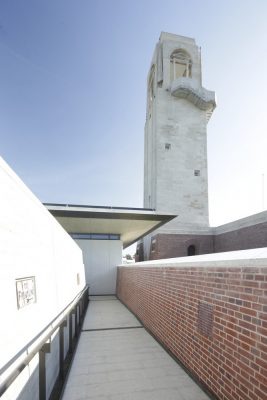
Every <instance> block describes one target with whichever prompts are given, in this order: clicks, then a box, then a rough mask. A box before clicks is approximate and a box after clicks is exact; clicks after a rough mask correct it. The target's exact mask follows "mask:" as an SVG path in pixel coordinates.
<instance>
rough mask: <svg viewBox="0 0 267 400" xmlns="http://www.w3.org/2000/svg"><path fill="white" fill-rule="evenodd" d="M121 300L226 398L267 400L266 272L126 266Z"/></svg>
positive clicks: (119, 291)
mask: <svg viewBox="0 0 267 400" xmlns="http://www.w3.org/2000/svg"><path fill="white" fill-rule="evenodd" d="M117 295H118V297H119V299H121V300H122V302H123V303H125V304H126V305H127V306H128V307H129V309H131V310H132V311H133V313H134V314H135V315H137V316H138V318H140V319H141V320H142V322H143V324H144V326H145V327H146V328H147V329H149V330H150V331H151V332H152V333H153V334H154V335H155V336H156V338H157V339H158V340H159V341H160V342H162V343H163V344H164V345H165V346H166V347H167V348H168V349H169V350H170V351H171V352H172V353H173V354H174V355H175V356H176V357H177V358H178V359H179V360H180V361H181V362H182V363H183V364H184V366H185V367H186V368H187V369H189V370H190V371H191V372H192V373H193V374H194V375H196V376H197V377H198V379H199V380H200V381H201V382H202V383H204V384H205V385H206V386H207V388H208V389H209V390H211V391H212V392H213V393H214V394H215V395H216V396H217V397H218V398H219V399H224V400H226V399H227V400H266V399H267V267H251V266H248V267H229V266H220V267H212V266H205V267H203V266H202V267H200V266H198V267H192V266H191V267H188V266H186V267H185V266H184V267H183V266H179V267H146V266H141V265H140V266H129V267H119V268H118V278H117ZM200 303H201V306H200V307H201V309H199V304H200ZM203 306H204V310H202V307H203ZM205 312H206V313H207V315H206V322H209V326H208V324H207V325H206V324H205V315H204V314H205ZM208 314H210V315H208ZM199 315H200V316H201V320H200V321H199ZM210 317H211V319H210V321H209V318H210ZM208 328H210V332H208ZM206 329H207V332H206V331H205V330H206Z"/></svg>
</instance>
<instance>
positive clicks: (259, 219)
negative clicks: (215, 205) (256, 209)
mask: <svg viewBox="0 0 267 400" xmlns="http://www.w3.org/2000/svg"><path fill="white" fill-rule="evenodd" d="M265 222H267V211H262V212H260V213H257V214H253V215H249V216H248V217H245V218H241V219H237V220H236V221H232V222H228V223H227V224H223V225H220V226H216V227H213V228H212V230H213V234H215V235H220V234H222V233H226V232H232V231H236V230H238V229H242V228H246V227H249V226H253V225H257V224H262V223H265Z"/></svg>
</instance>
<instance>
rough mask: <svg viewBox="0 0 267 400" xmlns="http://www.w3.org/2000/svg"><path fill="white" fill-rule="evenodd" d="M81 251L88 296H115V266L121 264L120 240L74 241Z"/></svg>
mask: <svg viewBox="0 0 267 400" xmlns="http://www.w3.org/2000/svg"><path fill="white" fill-rule="evenodd" d="M75 241H76V242H77V244H78V245H79V246H80V248H81V249H82V251H83V258H84V266H85V275H86V283H87V284H88V285H89V287H90V289H89V291H90V294H92V295H101V294H103V295H104V294H115V293H116V279H117V265H119V264H121V262H122V242H121V241H120V240H81V239H76V240H75Z"/></svg>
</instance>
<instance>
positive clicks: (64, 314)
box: [0, 285, 89, 396]
mask: <svg viewBox="0 0 267 400" xmlns="http://www.w3.org/2000/svg"><path fill="white" fill-rule="evenodd" d="M88 290H89V287H88V286H87V285H86V286H85V287H84V288H83V290H82V291H81V292H80V293H79V294H78V295H77V296H76V297H75V298H74V299H73V300H72V301H71V302H70V303H69V304H68V305H67V306H66V307H65V308H64V309H63V310H62V311H61V312H60V313H59V314H58V315H57V316H56V317H55V318H54V319H53V320H52V321H51V322H50V323H49V324H48V325H47V326H46V327H45V328H44V329H42V331H41V332H39V333H38V335H36V336H35V337H34V338H33V339H32V340H31V341H30V342H29V343H27V345H26V346H24V347H23V348H22V349H21V350H20V351H19V352H18V353H17V354H16V355H15V356H14V357H12V359H10V360H9V361H8V362H7V363H6V364H5V365H4V366H3V367H2V368H1V369H0V374H3V373H4V372H6V371H7V370H8V368H9V367H10V366H11V365H12V364H14V363H15V361H16V360H17V359H18V358H19V357H20V356H21V355H22V354H23V353H24V352H25V351H27V350H28V348H29V347H30V346H32V345H33V344H34V343H35V342H37V341H38V339H39V338H40V337H41V336H42V335H43V334H44V333H45V331H46V330H48V329H49V328H50V330H49V331H48V332H47V334H46V335H45V336H44V337H43V339H42V340H41V341H40V342H39V343H38V344H37V345H36V346H35V347H34V348H33V349H32V350H31V351H30V353H29V354H27V355H25V357H24V358H23V360H21V361H20V362H19V364H18V365H16V367H15V368H14V369H13V370H12V371H11V372H10V373H9V374H8V376H7V377H6V378H4V380H3V382H1V383H0V396H2V395H3V393H4V392H5V391H6V390H7V389H8V387H9V386H10V385H11V383H12V382H13V381H14V380H15V379H16V378H17V376H18V375H19V374H20V373H21V372H22V371H23V369H24V368H25V367H26V366H27V365H28V364H29V362H30V361H31V360H32V359H33V357H34V356H35V355H36V354H37V353H38V352H39V351H41V349H42V347H43V346H44V345H45V343H47V341H48V340H49V339H50V338H51V336H52V335H53V334H54V332H55V331H56V330H57V329H59V328H60V326H61V325H62V324H63V323H64V321H66V318H67V317H68V315H70V313H72V312H73V309H74V308H75V307H76V306H77V305H78V303H79V302H80V301H81V300H82V299H83V297H84V296H85V295H86V294H87V297H86V298H87V299H88V297H89V293H88ZM68 309H69V311H68V312H66V310H68ZM58 319H59V320H58ZM56 320H58V322H57V323H56V325H55V326H52V325H53V323H54V322H55V321H56Z"/></svg>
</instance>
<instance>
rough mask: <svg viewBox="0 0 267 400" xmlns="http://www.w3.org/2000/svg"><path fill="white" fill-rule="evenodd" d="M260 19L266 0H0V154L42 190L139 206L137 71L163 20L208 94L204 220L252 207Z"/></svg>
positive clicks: (264, 169)
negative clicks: (185, 45) (213, 101)
mask: <svg viewBox="0 0 267 400" xmlns="http://www.w3.org/2000/svg"><path fill="white" fill-rule="evenodd" d="M266 20H267V2H266V0H254V1H246V0H243V1H241V0H240V1H239V0H232V1H229V0H225V1H223V2H222V1H215V0H213V1H210V0H207V1H205V0H203V1H197V0H195V1H194V0H187V1H179V0H165V1H164V2H162V1H157V0H154V1H152V0H142V1H141V0H137V1H130V0H98V1H96V0H95V1H91V0H75V1H74V0H42V1H41V0H25V1H21V0H1V1H0V65H1V68H0V70H1V73H0V149H1V155H2V157H3V158H4V159H5V160H6V161H7V162H8V163H9V165H10V166H11V167H12V168H13V169H14V170H15V171H16V172H17V174H18V175H19V176H20V177H21V178H22V179H23V181H24V182H25V183H26V184H27V185H28V186H29V187H30V189H31V190H32V191H33V192H34V193H35V194H36V195H37V197H38V198H39V199H40V200H41V201H43V202H59V203H79V204H92V205H111V206H129V207H142V205H143V204H142V198H143V132H144V122H145V104H146V78H147V72H148V69H149V65H150V61H151V57H152V53H153V50H154V46H155V44H156V42H157V40H158V37H159V35H160V32H161V31H166V32H172V33H176V34H181V35H185V36H190V37H194V38H195V39H196V42H197V44H198V45H199V46H201V47H202V62H203V68H202V70H203V85H204V86H205V87H206V88H207V89H210V90H215V91H216V94H217V100H218V107H217V109H216V111H215V112H214V115H213V117H212V119H211V121H210V123H209V125H208V166H209V196H210V222H211V224H212V225H218V224H221V223H224V222H227V221H231V220H233V219H237V218H240V217H243V216H246V215H249V214H252V213H255V212H259V211H262V209H263V201H262V194H263V191H262V188H263V184H262V182H263V179H262V177H263V174H264V179H265V181H266V182H267V158H266V148H267V112H266V109H267V102H266V96H265V91H266V88H267V74H266V71H267V26H266ZM266 187H267V183H265V190H266ZM265 198H266V199H265V206H266V204H267V195H265Z"/></svg>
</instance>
